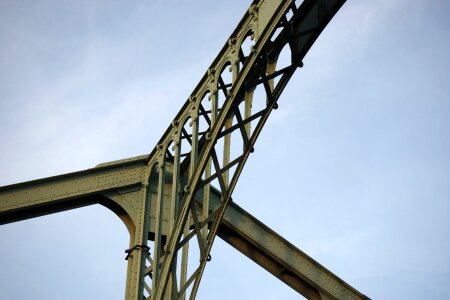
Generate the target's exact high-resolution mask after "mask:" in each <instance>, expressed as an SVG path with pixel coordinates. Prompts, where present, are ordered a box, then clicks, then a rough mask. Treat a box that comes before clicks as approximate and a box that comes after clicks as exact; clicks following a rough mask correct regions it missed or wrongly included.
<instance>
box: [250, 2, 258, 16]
mask: <svg viewBox="0 0 450 300" xmlns="http://www.w3.org/2000/svg"><path fill="white" fill-rule="evenodd" d="M248 13H249V14H250V15H252V16H253V17H257V16H258V7H257V6H256V4H252V5H251V6H250V7H249V9H248Z"/></svg>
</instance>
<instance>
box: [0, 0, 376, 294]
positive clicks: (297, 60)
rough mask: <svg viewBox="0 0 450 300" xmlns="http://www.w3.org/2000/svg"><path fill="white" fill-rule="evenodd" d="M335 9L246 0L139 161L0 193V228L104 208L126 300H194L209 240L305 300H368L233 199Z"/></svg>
mask: <svg viewBox="0 0 450 300" xmlns="http://www.w3.org/2000/svg"><path fill="white" fill-rule="evenodd" d="M344 2H345V1H344V0H304V1H292V0H291V1H281V0H255V1H253V3H252V4H251V5H250V7H249V9H248V10H247V12H246V13H245V14H244V16H243V18H242V19H241V21H240V22H239V24H238V25H237V27H236V29H235V30H234V32H233V33H232V34H231V36H230V38H229V39H228V40H227V41H226V43H225V46H224V47H223V48H222V50H221V51H220V53H219V54H218V56H217V57H216V59H215V60H214V61H213V62H212V64H211V66H210V67H209V69H208V70H207V72H206V73H205V74H204V76H203V77H202V78H201V80H200V82H199V83H198V85H197V86H196V87H195V89H194V91H193V92H192V94H191V95H190V96H189V97H188V99H187V101H186V102H185V103H184V105H183V107H182V108H181V109H180V111H179V112H178V114H177V115H176V116H175V118H174V119H173V121H172V123H171V124H170V125H169V127H168V128H167V130H166V132H165V133H164V134H163V136H162V137H161V139H160V140H159V142H158V143H157V145H156V146H155V148H154V149H153V151H152V152H151V153H150V154H149V155H143V156H139V157H133V158H128V159H123V160H119V161H113V162H107V163H103V164H100V165H98V166H96V167H95V168H92V169H88V170H84V171H79V172H74V173H69V174H64V175H59V176H54V177H49V178H43V179H38V180H34V181H29V182H24V183H18V184H13V185H9V186H4V187H1V188H0V224H6V223H10V222H16V221H20V220H24V219H28V218H33V217H38V216H42V215H46V214H50V213H56V212H61V211H64V210H68V209H74V208H79V207H83V206H87V205H92V204H102V205H104V206H105V207H107V208H109V209H111V210H112V211H113V212H114V213H115V214H117V216H118V217H119V218H120V219H121V220H122V221H123V222H124V224H125V225H126V227H127V229H128V231H129V233H130V243H129V248H128V250H126V253H127V256H126V259H127V260H128V272H127V279H126V292H125V298H126V299H143V298H144V299H186V298H189V299H194V298H195V297H196V294H197V291H198V288H199V285H200V282H201V278H202V275H203V272H204V270H205V267H206V266H207V264H208V262H209V261H210V260H211V259H210V258H211V256H210V251H211V247H212V245H213V243H214V239H215V238H216V236H218V237H220V238H221V239H223V240H224V241H225V242H227V243H228V244H230V245H231V246H233V247H234V248H236V249H237V250H238V251H240V252H241V253H242V254H244V255H245V256H247V257H249V258H250V259H251V260H253V261H254V262H256V263H257V264H259V265H260V266H261V267H263V268H264V269H265V270H267V271H268V272H270V273H271V274H273V275H274V276H275V277H277V278H278V279H279V280H281V281H283V282H284V283H286V284H287V285H288V286H290V287H291V288H292V289H294V290H295V291H297V292H298V293H299V294H301V295H303V296H304V297H306V298H308V299H368V298H367V297H366V296H364V295H363V294H361V293H360V292H358V291H357V290H355V289H354V288H352V287H351V286H350V285H348V284H347V283H345V282H344V281H343V280H341V279H340V278H338V277H337V276H335V275H334V274H333V273H331V272H330V271H329V270H327V269H326V268H325V267H323V266H322V265H320V264H319V263H318V262H316V261H315V260H313V259H312V258H310V257H309V256H308V255H306V254H305V253H304V252H302V251H301V250H299V249H298V248H296V247H295V246H294V245H292V244H291V243H289V242H288V241H287V240H285V239H284V238H283V237H281V236H280V235H278V234H277V233H276V232H274V231H273V230H271V229H270V228H268V227H267V226H265V225H264V224H263V223H261V222H260V221H259V220H257V219H256V218H255V217H253V216H252V215H250V214H249V213H248V212H246V211H245V210H244V209H242V208H241V207H239V205H238V204H236V203H237V202H239V199H232V193H233V190H234V188H235V186H236V183H237V181H238V179H239V175H240V174H241V172H242V170H243V168H244V165H245V162H246V161H247V159H248V158H249V156H250V154H251V153H252V152H253V151H254V145H255V142H256V140H257V138H258V136H259V134H260V132H261V130H262V129H263V127H264V124H265V123H266V120H267V119H268V117H269V115H270V113H271V111H272V110H273V109H277V107H278V104H277V101H278V99H279V98H280V96H281V94H282V92H283V90H284V88H285V87H286V85H287V83H288V82H289V80H290V78H291V77H292V75H293V74H294V72H295V71H296V70H297V69H298V68H301V67H302V66H303V63H302V60H303V58H304V57H305V55H306V54H307V52H308V51H309V49H310V48H311V46H312V45H313V43H314V42H315V40H316V39H317V38H318V36H319V35H320V33H321V32H322V30H324V28H325V27H326V25H327V24H328V23H329V22H330V20H331V19H332V18H333V16H334V15H335V14H336V13H337V11H338V10H339V9H340V8H341V6H342V5H343V4H344ZM285 50H287V51H289V52H290V58H291V59H290V63H289V65H288V66H287V67H279V66H278V65H277V60H278V57H279V55H280V53H281V52H282V51H285ZM250 188H251V187H250Z"/></svg>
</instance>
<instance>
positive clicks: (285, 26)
mask: <svg viewBox="0 0 450 300" xmlns="http://www.w3.org/2000/svg"><path fill="white" fill-rule="evenodd" d="M269 2H270V1H267V0H266V1H254V3H253V4H252V6H251V7H250V9H249V11H248V12H247V13H246V15H245V16H244V18H243V20H242V21H241V22H240V24H239V26H238V28H237V30H236V31H235V32H234V33H233V34H232V36H231V38H230V39H229V41H228V43H227V44H226V45H225V47H224V48H223V50H222V51H221V53H220V54H219V56H218V58H216V60H215V61H214V62H213V65H212V67H211V68H210V69H209V70H208V73H207V74H206V75H205V76H204V77H203V79H202V81H201V82H200V84H199V85H198V86H197V88H196V89H195V90H194V93H193V94H192V95H191V97H190V98H189V100H188V101H187V102H186V104H185V105H184V106H183V108H182V110H181V111H180V113H178V115H177V117H176V119H175V120H174V121H173V122H172V126H171V127H169V129H168V130H167V131H166V134H165V135H164V136H163V138H162V139H161V141H160V143H159V144H158V146H157V148H156V149H155V150H154V151H153V152H152V154H151V155H150V157H149V161H148V165H149V166H151V165H152V164H153V163H154V161H155V160H156V159H159V160H161V158H164V157H166V153H165V152H166V151H167V150H166V149H167V145H168V143H169V142H170V141H171V137H172V136H175V133H176V132H177V131H179V130H180V128H179V122H178V120H180V119H183V118H185V116H188V115H191V113H190V111H192V110H194V111H195V110H196V105H199V104H198V101H197V100H198V99H201V97H202V96H201V94H203V93H204V91H205V90H207V88H205V87H208V86H209V84H208V81H213V82H215V83H216V84H217V85H216V86H217V89H216V91H217V92H218V93H220V92H222V91H223V92H224V94H226V96H227V97H226V100H225V102H224V104H223V105H222V106H221V107H220V108H219V107H216V113H217V112H219V111H220V113H218V116H216V117H215V116H214V115H213V113H212V112H211V114H210V116H211V119H213V118H214V119H215V118H216V119H215V120H214V123H213V124H211V125H210V127H209V129H208V131H207V132H205V133H204V134H203V135H202V136H199V133H198V128H197V127H196V126H198V124H197V123H195V122H197V121H194V125H193V126H194V129H193V133H192V135H191V142H190V143H191V146H192V151H191V152H190V153H188V154H187V155H186V158H185V161H188V163H189V166H190V168H189V169H190V170H189V171H186V172H185V173H188V175H187V176H188V178H189V181H188V184H187V185H186V186H185V187H184V194H183V197H182V200H181V203H180V205H181V207H180V210H179V212H178V217H177V221H176V223H175V226H174V227H173V230H172V232H171V233H170V236H169V242H168V244H167V245H166V247H165V251H164V260H163V261H162V264H161V270H160V274H159V276H158V277H157V278H153V280H156V285H155V289H154V291H153V294H152V295H151V298H152V299H162V298H163V297H164V293H165V289H166V286H167V283H168V279H169V276H170V273H171V270H172V269H173V266H172V264H173V262H174V258H175V257H176V255H177V251H179V250H180V249H181V248H182V247H183V245H185V242H186V241H185V240H186V239H187V237H185V240H183V241H181V237H182V234H183V230H185V228H186V224H187V221H188V219H189V214H190V212H191V211H194V210H193V209H192V205H194V204H193V199H194V196H195V195H196V193H198V192H199V191H200V189H201V188H202V187H203V185H202V175H203V174H204V171H205V168H206V166H207V165H208V163H212V165H213V167H214V169H215V173H214V176H215V177H214V176H211V178H214V179H217V180H218V182H219V186H220V191H221V193H222V204H221V206H220V207H219V208H218V209H217V210H216V211H214V212H213V214H214V218H213V219H210V220H209V222H203V223H199V222H198V220H197V221H196V220H194V223H195V227H196V228H195V229H194V231H192V232H193V234H191V235H190V237H189V239H190V238H192V237H193V236H194V235H197V236H200V231H201V229H202V228H204V227H206V226H210V227H209V232H208V235H207V238H206V239H205V245H203V246H199V247H200V248H201V259H200V265H199V266H198V268H197V269H196V271H195V272H194V273H193V274H192V275H191V277H190V278H189V280H187V281H186V282H185V284H184V286H180V294H181V295H180V297H183V294H184V291H185V290H186V289H187V287H188V286H189V285H190V284H193V286H192V291H191V295H190V299H194V298H195V296H196V293H197V290H198V286H199V283H200V280H201V277H202V274H203V270H204V268H205V265H206V262H207V261H208V259H207V257H208V256H209V252H210V250H211V247H212V244H213V242H214V238H215V236H216V234H217V230H218V227H219V224H220V222H221V219H222V217H223V214H224V212H225V209H226V207H227V205H228V203H229V201H230V199H231V195H232V192H233V190H234V188H235V185H236V183H237V181H238V178H239V175H240V173H241V171H242V169H243V167H244V164H245V162H246V160H247V158H248V156H249V154H250V153H251V152H252V151H253V146H254V144H255V142H256V140H257V138H258V136H259V134H260V132H261V130H262V128H263V126H264V124H265V122H266V120H267V118H268V117H269V115H270V113H271V111H272V109H273V108H276V106H277V103H276V102H277V100H278V98H279V97H280V95H281V93H282V92H283V89H284V88H285V86H286V84H287V83H288V81H289V79H290V78H291V76H292V75H293V73H294V72H295V70H296V69H297V67H299V66H302V59H303V57H304V56H305V55H306V53H307V52H308V50H309V49H310V47H311V46H312V44H313V43H314V41H315V40H316V39H317V37H318V36H319V34H320V33H321V32H322V30H323V29H324V28H325V26H326V25H327V24H328V22H329V21H330V20H331V18H332V17H333V16H334V14H335V13H336V12H337V11H338V10H339V8H340V7H341V6H342V5H343V3H344V2H345V1H343V0H334V1H333V0H310V1H308V0H306V1H304V2H303V3H302V4H301V5H300V6H299V7H297V6H296V5H295V2H294V1H281V2H276V3H273V2H270V3H269ZM288 11H291V12H292V16H291V17H290V18H287V17H286V15H287V13H288ZM267 14H269V16H270V18H268V17H267ZM263 17H265V18H266V19H264V21H265V22H266V24H264V25H261V26H258V25H260V24H258V22H263V21H262V19H263ZM258 18H259V20H258ZM253 23H256V26H254V27H253V30H255V31H257V32H256V35H257V41H256V44H255V46H254V47H253V49H252V51H251V53H250V54H249V55H248V57H246V58H245V61H241V62H242V63H243V68H242V70H241V71H240V72H239V74H238V75H237V78H236V79H235V80H234V81H233V82H232V84H231V86H230V89H229V90H227V89H226V87H225V86H226V85H225V83H224V82H223V81H222V77H221V75H219V77H217V76H216V75H217V74H216V72H217V70H218V69H217V67H219V70H220V69H223V68H222V66H224V65H226V62H227V59H229V56H228V54H229V53H230V52H234V51H236V50H237V49H236V45H235V43H236V39H239V38H240V35H242V34H243V33H242V32H240V31H239V29H240V28H246V26H248V25H249V24H253ZM277 28H281V33H279V34H278V35H277V36H276V37H275V38H274V36H273V35H274V33H275V31H276V29H277ZM244 30H246V29H244ZM258 30H259V31H260V32H258ZM271 38H272V40H271ZM286 45H289V47H290V49H291V54H292V59H291V65H290V66H288V67H286V68H284V69H282V70H278V71H277V70H276V59H277V56H278V54H279V53H280V51H281V50H282V49H283V48H284V46H286ZM240 50H241V49H239V50H238V51H240ZM276 77H278V79H279V81H278V82H277V84H276V85H275V86H274V79H275V78H276ZM211 78H213V79H211ZM257 86H260V87H263V89H264V91H265V94H266V97H267V102H266V107H265V108H263V109H262V110H261V111H258V112H257V113H256V114H258V115H257V116H256V114H254V115H253V116H246V117H242V115H245V112H242V113H241V112H240V111H239V104H240V103H242V102H243V99H244V98H245V96H246V92H247V91H248V90H251V89H253V90H254V89H255V88H256V87H257ZM216 91H215V92H216ZM213 97H216V98H215V99H214V100H215V101H217V97H218V95H217V93H216V94H215V95H214V96H213ZM211 111H212V110H211ZM233 116H236V119H237V124H236V125H235V126H231V125H230V123H231V122H229V123H228V125H227V121H229V120H233ZM195 117H197V118H198V117H199V116H198V115H197V116H195ZM251 117H254V118H253V119H252V120H250V119H251ZM249 120H250V121H249ZM251 122H253V124H255V123H256V127H255V129H254V130H253V132H252V133H251V134H250V132H249V130H244V128H245V126H246V124H247V123H251ZM233 132H239V133H240V135H241V138H242V142H243V145H244V147H243V149H242V153H241V155H239V156H238V157H236V158H235V159H234V160H233V161H230V160H229V157H228V158H227V157H225V156H226V154H224V157H222V158H223V161H224V163H223V166H221V165H220V161H219V157H218V156H217V151H216V149H215V147H216V145H217V142H218V141H219V140H220V139H222V138H223V139H224V137H226V136H228V135H230V134H231V133H233ZM224 140H225V139H224ZM180 142H181V140H180ZM194 143H195V146H194ZM225 143H226V140H225ZM225 147H226V146H225ZM197 148H198V149H197ZM198 150H200V155H199V156H198V158H197V151H198ZM224 152H226V150H225V151H224ZM228 156H229V155H228ZM175 163H177V162H175ZM233 167H235V170H234V173H233V176H232V178H231V180H230V181H229V182H228V179H227V178H228V171H229V170H230V169H231V168H233ZM186 168H187V167H186ZM203 179H206V180H209V179H210V178H203ZM194 217H195V216H194ZM194 219H195V218H194ZM189 239H187V242H188V241H189ZM200 243H201V242H200V240H199V245H201V244H200Z"/></svg>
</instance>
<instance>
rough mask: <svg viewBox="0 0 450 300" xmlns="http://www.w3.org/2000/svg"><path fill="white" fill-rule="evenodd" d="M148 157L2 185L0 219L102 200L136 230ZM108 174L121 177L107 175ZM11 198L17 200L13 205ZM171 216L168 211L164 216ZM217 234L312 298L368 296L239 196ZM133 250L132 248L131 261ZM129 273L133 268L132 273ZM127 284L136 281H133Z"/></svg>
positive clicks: (213, 204)
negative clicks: (258, 216)
mask: <svg viewBox="0 0 450 300" xmlns="http://www.w3.org/2000/svg"><path fill="white" fill-rule="evenodd" d="M146 158H147V156H140V157H135V158H131V159H126V160H120V161H116V162H110V163H104V164H100V165H99V166H97V167H96V168H92V169H88V170H84V171H80V172H74V173H69V174H64V175H59V176H54V177H49V178H43V179H39V180H34V181H29V182H24V183H20V184H14V185H9V186H4V187H1V188H0V224H5V223H10V222H15V221H20V220H23V219H26V218H31V217H38V216H41V215H44V214H49V213H56V212H60V211H62V210H66V209H74V208H78V207H82V206H87V205H92V204H96V203H99V204H102V205H105V206H106V207H108V208H110V209H111V210H113V211H114V212H115V213H116V214H117V215H119V216H120V217H121V218H122V220H123V221H124V223H125V224H126V225H127V227H128V229H129V231H130V233H133V232H134V230H135V227H136V225H137V223H138V213H139V211H140V210H141V205H142V199H141V198H140V197H139V195H141V192H142V189H143V188H145V185H144V184H143V177H142V174H143V166H144V162H145V159H146ZM124 174H133V175H131V176H125V175H124ZM104 178H109V179H111V178H115V179H117V180H106V181H105V180H104ZM88 187H89V188H88ZM169 190H170V189H169ZM170 197H171V195H166V198H167V199H168V198H170ZM151 199H152V202H151V203H150V207H151V209H150V210H151V211H153V213H150V215H151V216H150V226H149V235H148V238H149V240H154V236H155V224H154V223H155V221H156V219H157V218H156V215H155V213H154V211H155V207H156V203H155V202H156V201H157V198H156V197H152V198H151ZM220 199H221V195H220V192H219V191H218V190H216V189H215V188H212V189H211V197H210V198H209V201H210V203H209V207H210V209H211V210H214V209H216V208H217V207H219V206H220V205H221V200H220ZM195 201H196V202H197V213H198V214H199V215H201V214H202V207H201V206H202V205H203V204H202V203H203V201H202V199H201V198H196V199H195ZM12 202H14V205H11V203H12ZM5 204H6V205H5ZM166 218H167V216H165V217H163V219H166ZM164 223H165V224H164V227H166V226H168V224H167V220H166V221H164ZM191 226H192V224H191ZM166 230H167V229H165V230H163V231H164V232H166ZM217 234H218V236H219V237H220V238H222V239H223V240H224V241H225V242H227V243H228V244H230V245H231V246H233V247H234V248H236V249H237V250H238V251H239V252H241V253H242V254H244V255H246V256H247V257H248V258H250V259H251V260H253V261H254V262H256V263H257V264H259V265H260V266H261V267H263V268H264V269H266V270H267V271H268V272H270V273H272V274H273V275H274V276H275V277H277V278H279V279H280V280H281V281H283V282H284V283H286V284H287V285H289V286H290V287H291V288H293V289H294V290H296V291H297V292H299V293H300V294H302V295H303V296H305V297H306V298H308V299H321V298H325V299H326V298H331V299H333V298H334V299H364V298H365V296H364V295H362V294H361V293H359V292H358V291H356V290H355V289H354V288H352V287H351V286H350V285H348V284H347V283H345V282H344V281H343V280H341V279H339V278H338V277H337V276H335V275H334V274H333V273H331V272H330V271H328V270H327V269H326V268H325V267H323V266H321V265H320V264H319V263H317V262H316V261H315V260H313V259H312V258H310V257H309V256H308V255H306V254H305V253H304V252H302V251H301V250H299V249H298V248H296V247H295V246H294V245H292V244H290V243H289V242H288V241H287V240H285V239H283V238H282V237H281V236H280V235H278V234H277V233H275V232H274V231H273V230H271V229H270V228H269V227H267V226H266V225H264V224H263V223H262V222H260V221H259V220H257V219H256V218H255V217H253V216H252V215H250V214H249V213H248V212H246V211H245V210H244V209H242V208H241V207H239V206H238V205H237V204H236V203H234V202H231V203H230V204H229V205H228V207H227V209H226V210H225V213H224V216H223V218H222V220H221V224H220V226H219V229H218V233H217ZM133 240H134V236H133V234H131V235H130V249H132V247H133V245H134V243H133ZM134 251H135V250H133V251H131V253H129V258H130V259H129V263H130V264H131V265H132V258H133V255H134V253H133V252H134ZM130 276H131V274H129V275H128V277H130ZM127 285H131V282H128V283H127Z"/></svg>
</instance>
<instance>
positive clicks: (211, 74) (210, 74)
mask: <svg viewBox="0 0 450 300" xmlns="http://www.w3.org/2000/svg"><path fill="white" fill-rule="evenodd" d="M215 73H216V70H214V69H213V68H209V69H208V76H214V74H215Z"/></svg>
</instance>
